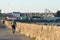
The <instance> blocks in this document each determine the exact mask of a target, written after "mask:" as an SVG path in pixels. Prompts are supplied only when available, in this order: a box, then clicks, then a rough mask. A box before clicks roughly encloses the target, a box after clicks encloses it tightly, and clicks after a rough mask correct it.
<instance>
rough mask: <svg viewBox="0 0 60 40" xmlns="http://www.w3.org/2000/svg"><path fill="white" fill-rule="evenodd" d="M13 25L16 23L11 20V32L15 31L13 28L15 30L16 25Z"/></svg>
mask: <svg viewBox="0 0 60 40" xmlns="http://www.w3.org/2000/svg"><path fill="white" fill-rule="evenodd" d="M15 25H16V23H15V22H13V23H12V32H13V33H15V30H16V26H15Z"/></svg>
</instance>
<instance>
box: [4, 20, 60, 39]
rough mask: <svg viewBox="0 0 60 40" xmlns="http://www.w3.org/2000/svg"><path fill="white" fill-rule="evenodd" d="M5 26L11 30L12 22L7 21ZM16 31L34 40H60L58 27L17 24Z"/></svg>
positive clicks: (59, 28) (59, 27)
mask: <svg viewBox="0 0 60 40" xmlns="http://www.w3.org/2000/svg"><path fill="white" fill-rule="evenodd" d="M5 25H6V26H7V27H8V28H10V29H11V22H10V21H5ZM16 31H17V32H19V33H20V34H25V35H26V36H28V37H31V38H35V39H34V40H60V26H56V25H37V24H29V23H22V22H16Z"/></svg>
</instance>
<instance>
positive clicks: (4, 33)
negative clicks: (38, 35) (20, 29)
mask: <svg viewBox="0 0 60 40" xmlns="http://www.w3.org/2000/svg"><path fill="white" fill-rule="evenodd" d="M0 40H32V39H31V38H29V37H26V36H25V35H21V34H19V33H15V34H13V33H12V31H11V30H10V29H8V28H6V27H5V26H4V25H2V24H1V23H0Z"/></svg>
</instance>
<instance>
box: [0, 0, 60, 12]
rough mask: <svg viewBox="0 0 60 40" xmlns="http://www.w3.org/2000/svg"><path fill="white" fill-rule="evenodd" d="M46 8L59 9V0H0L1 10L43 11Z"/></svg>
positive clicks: (52, 10)
mask: <svg viewBox="0 0 60 40" xmlns="http://www.w3.org/2000/svg"><path fill="white" fill-rule="evenodd" d="M46 8H47V9H50V10H51V12H56V11H57V10H59V9H60V0H0V9H2V12H13V11H20V12H44V11H45V9H46Z"/></svg>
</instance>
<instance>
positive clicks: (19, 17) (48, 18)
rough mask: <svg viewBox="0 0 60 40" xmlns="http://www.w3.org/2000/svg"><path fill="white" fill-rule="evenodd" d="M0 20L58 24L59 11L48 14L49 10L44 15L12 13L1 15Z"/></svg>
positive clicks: (59, 18) (59, 20)
mask: <svg viewBox="0 0 60 40" xmlns="http://www.w3.org/2000/svg"><path fill="white" fill-rule="evenodd" d="M1 11H2V10H0V18H3V19H4V20H5V19H6V20H16V21H24V22H25V21H29V22H30V21H34V22H36V21H38V22H39V21H40V22H60V11H59V10H58V11H57V12H56V13H52V12H50V10H48V11H46V12H45V13H36V12H35V13H21V12H12V13H1Z"/></svg>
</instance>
